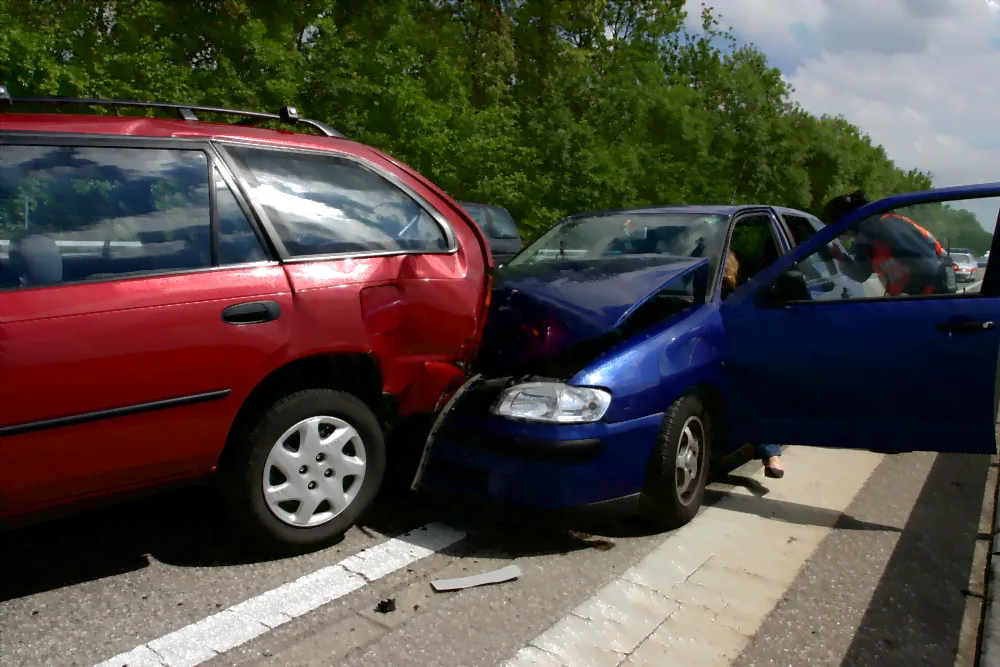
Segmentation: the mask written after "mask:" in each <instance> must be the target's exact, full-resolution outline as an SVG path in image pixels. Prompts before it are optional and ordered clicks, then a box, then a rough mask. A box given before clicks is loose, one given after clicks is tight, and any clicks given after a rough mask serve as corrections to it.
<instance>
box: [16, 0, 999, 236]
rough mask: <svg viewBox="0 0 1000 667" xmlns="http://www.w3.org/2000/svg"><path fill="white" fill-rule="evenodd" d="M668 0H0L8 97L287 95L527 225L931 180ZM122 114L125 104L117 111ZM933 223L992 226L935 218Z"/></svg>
mask: <svg viewBox="0 0 1000 667" xmlns="http://www.w3.org/2000/svg"><path fill="white" fill-rule="evenodd" d="M683 8H684V2H683V0H300V1H299V2H295V3H278V2H273V0H184V1H178V0H130V1H129V2H124V1H116V0H100V1H97V0H0V25H3V26H4V30H2V31H0V81H2V82H5V83H8V84H9V85H10V87H11V89H12V91H13V92H14V94H38V95H71V96H93V97H98V96H115V97H123V98H145V99H159V100H171V101H189V102H191V103H204V104H215V105H223V106H236V107H245V108H256V109H275V108H277V107H279V106H281V105H283V104H295V105H297V106H299V108H300V109H301V110H302V112H303V113H306V114H308V115H309V116H312V117H315V118H319V119H322V120H324V121H326V122H328V123H330V124H331V125H333V126H335V127H337V128H339V129H341V130H342V131H344V132H345V133H347V134H348V135H349V136H352V137H354V138H356V139H359V140H361V141H364V142H368V143H371V144H373V145H375V146H378V147H379V148H381V149H383V150H386V151H387V152H389V153H391V154H394V155H396V156H397V157H399V158H400V159H402V160H404V161H406V162H408V163H410V164H412V165H413V166H414V167H415V168H417V169H419V170H420V171H422V172H424V173H425V174H427V175H428V176H429V177H430V178H432V179H433V180H435V181H436V182H437V183H439V184H440V185H441V186H442V187H444V188H445V189H446V190H447V191H449V192H450V193H451V194H452V195H453V196H455V197H456V198H459V199H466V200H473V201H483V202H488V203H494V204H499V205H502V206H505V207H506V208H508V209H509V210H510V211H511V213H512V214H513V215H514V217H515V219H516V220H517V221H518V224H519V226H520V227H521V228H522V231H523V232H524V233H525V236H527V237H528V238H531V237H534V236H536V235H537V234H539V233H540V232H541V231H542V230H544V229H545V228H546V227H548V226H549V225H551V224H552V223H553V222H555V221H556V220H557V219H558V218H559V217H560V216H562V215H565V214H567V213H570V212H574V211H580V210H586V209H594V208H611V207H620V206H633V205H644V204H673V203H715V202H725V201H729V200H730V198H731V197H733V194H734V191H735V193H736V194H735V197H736V200H737V201H738V202H766V203H773V204H783V205H788V206H794V207H797V208H802V209H805V210H808V211H811V212H813V213H819V212H820V210H821V208H822V204H823V203H824V202H825V201H826V200H827V199H829V198H830V197H831V196H833V195H836V194H839V193H842V192H846V191H850V190H853V189H856V188H859V187H860V188H863V189H865V190H866V191H867V192H869V193H870V194H871V195H873V196H880V195H884V194H890V193H896V192H901V191H907V190H915V189H923V188H926V187H929V186H930V182H931V181H930V178H929V177H928V176H927V175H926V174H924V173H922V172H919V171H910V172H903V171H902V170H900V169H899V168H897V167H896V166H895V165H894V164H893V163H892V161H891V160H890V159H889V158H888V156H887V155H886V153H885V151H884V150H883V149H882V147H881V146H876V145H873V144H872V142H871V140H870V138H869V137H868V136H866V135H865V134H863V133H862V132H861V131H860V130H859V129H858V128H857V127H855V126H853V125H851V124H850V123H848V122H847V121H846V120H845V119H843V118H840V117H828V116H824V117H819V118H817V117H815V116H812V115H810V114H808V113H806V112H805V111H803V110H802V109H801V108H799V107H798V106H797V105H796V104H794V103H792V102H791V101H790V96H789V95H790V91H789V89H788V86H787V84H786V83H785V82H784V80H783V79H782V78H781V75H780V72H779V71H778V70H777V69H775V68H774V67H772V66H770V65H769V64H768V62H767V60H766V58H765V57H764V55H763V54H762V53H761V52H760V51H759V50H757V49H756V48H755V47H753V46H751V45H745V46H738V45H736V44H735V42H734V40H733V39H732V38H731V36H730V35H728V34H727V33H726V32H725V31H721V30H720V29H719V24H718V21H717V20H716V18H715V16H714V13H713V11H712V10H711V9H709V8H705V10H704V12H703V14H702V17H701V18H702V27H701V29H700V30H699V31H695V32H690V31H688V30H687V29H686V28H685V27H684V26H685V15H684V9H683ZM130 113H135V112H134V111H132V112H130ZM928 226H929V228H930V229H931V231H932V232H933V233H934V234H935V235H937V236H939V237H940V238H942V239H945V238H949V239H950V240H951V241H952V243H953V244H954V245H963V246H968V247H971V248H973V249H974V250H976V251H977V252H983V251H985V250H986V249H987V248H988V247H989V238H990V237H989V235H988V234H987V233H986V232H984V231H983V230H982V228H981V227H980V226H979V225H978V224H977V221H976V219H975V217H974V216H973V215H972V214H971V213H968V212H967V211H960V210H948V209H944V208H942V209H941V215H940V216H936V217H935V219H934V220H932V221H930V222H928Z"/></svg>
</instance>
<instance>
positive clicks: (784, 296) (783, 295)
mask: <svg viewBox="0 0 1000 667" xmlns="http://www.w3.org/2000/svg"><path fill="white" fill-rule="evenodd" d="M810 300H811V297H810V295H809V286H808V284H807V283H806V277H805V276H804V275H803V274H802V272H801V271H799V270H798V269H789V270H788V271H785V272H784V273H782V274H780V275H779V276H778V277H777V278H776V279H775V280H774V282H773V283H771V284H770V285H768V286H767V288H765V289H764V290H762V291H761V293H760V301H759V304H760V305H761V306H764V307H765V308H780V307H781V306H784V305H785V304H787V303H790V302H792V301H810Z"/></svg>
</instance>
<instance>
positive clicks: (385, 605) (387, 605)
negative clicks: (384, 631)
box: [375, 598, 396, 614]
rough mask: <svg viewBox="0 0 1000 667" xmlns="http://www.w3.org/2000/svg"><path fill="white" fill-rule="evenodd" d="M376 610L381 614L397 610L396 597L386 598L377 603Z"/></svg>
mask: <svg viewBox="0 0 1000 667" xmlns="http://www.w3.org/2000/svg"><path fill="white" fill-rule="evenodd" d="M375 611H377V612H378V613H380V614H388V613H389V612H390V611H396V598H386V599H384V600H382V601H380V602H379V603H378V604H377V605H375Z"/></svg>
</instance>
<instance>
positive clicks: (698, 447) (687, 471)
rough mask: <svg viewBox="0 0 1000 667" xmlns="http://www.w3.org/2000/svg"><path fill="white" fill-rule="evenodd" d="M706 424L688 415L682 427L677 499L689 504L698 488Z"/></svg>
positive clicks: (678, 458) (677, 474)
mask: <svg viewBox="0 0 1000 667" xmlns="http://www.w3.org/2000/svg"><path fill="white" fill-rule="evenodd" d="M704 442H705V426H704V424H703V423H702V421H701V419H700V418H698V417H688V418H687V421H685V422H684V426H683V428H681V437H680V441H679V442H678V443H677V459H676V468H677V471H676V475H675V477H676V481H675V484H676V485H677V499H678V500H680V501H681V503H682V504H684V505H687V504H688V503H690V502H691V500H692V499H693V498H694V494H695V492H696V491H697V490H698V478H699V474H698V473H699V471H700V470H701V465H702V454H703V452H704Z"/></svg>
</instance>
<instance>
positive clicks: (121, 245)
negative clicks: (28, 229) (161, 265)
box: [0, 240, 142, 248]
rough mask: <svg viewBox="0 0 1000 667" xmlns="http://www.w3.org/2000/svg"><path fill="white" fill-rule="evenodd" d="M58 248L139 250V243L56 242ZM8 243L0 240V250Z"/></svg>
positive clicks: (8, 242) (6, 246) (7, 246)
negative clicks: (105, 247)
mask: <svg viewBox="0 0 1000 667" xmlns="http://www.w3.org/2000/svg"><path fill="white" fill-rule="evenodd" d="M56 245H57V246H58V247H60V248H103V247H104V246H105V245H110V246H111V247H112V248H141V247H142V242H140V241H56ZM9 247H10V241H3V240H0V248H9Z"/></svg>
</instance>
